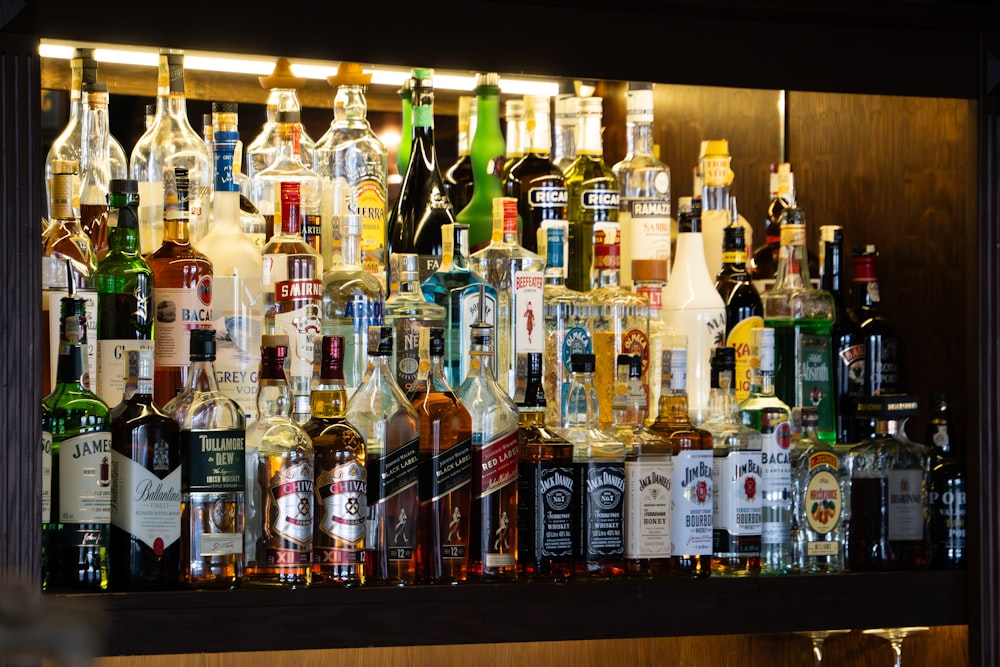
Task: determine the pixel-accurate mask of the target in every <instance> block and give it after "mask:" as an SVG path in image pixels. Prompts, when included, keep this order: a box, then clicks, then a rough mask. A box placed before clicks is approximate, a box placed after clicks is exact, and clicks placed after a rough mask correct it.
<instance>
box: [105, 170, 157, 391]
mask: <svg viewBox="0 0 1000 667" xmlns="http://www.w3.org/2000/svg"><path fill="white" fill-rule="evenodd" d="M138 192H139V184H138V183H137V182H136V181H133V180H117V179H116V180H113V181H111V195H110V201H111V208H112V214H111V216H110V218H109V220H108V222H109V225H108V254H106V255H105V256H104V257H103V258H101V260H100V261H99V262H98V263H97V271H96V273H95V283H96V285H97V366H98V368H99V369H100V372H99V373H98V387H97V395H98V396H100V397H101V400H103V401H104V402H105V403H107V404H108V405H115V404H117V402H118V401H120V400H121V397H122V393H123V392H124V391H125V380H126V379H127V378H128V375H127V374H126V373H127V367H126V366H125V363H124V362H125V358H126V356H127V353H128V351H129V350H149V351H150V352H152V351H153V349H154V343H153V330H154V326H153V270H152V269H150V268H149V264H147V263H146V260H144V259H143V258H142V255H140V254H139V210H138V208H139V204H138V201H135V200H136V199H137V197H138ZM130 198H131V199H132V201H131V202H130V203H128V204H125V201H126V200H128V199H130Z"/></svg>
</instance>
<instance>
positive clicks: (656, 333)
mask: <svg viewBox="0 0 1000 667" xmlns="http://www.w3.org/2000/svg"><path fill="white" fill-rule="evenodd" d="M667 264H668V262H667V261H666V260H662V259H633V260H632V288H633V290H634V291H635V293H636V294H637V295H638V296H640V297H643V298H645V299H646V304H647V306H648V312H649V333H648V336H647V339H648V341H649V342H648V344H647V345H646V350H645V351H644V352H643V354H642V365H643V366H644V369H643V370H644V371H645V373H644V375H645V380H646V382H645V385H644V387H645V392H646V423H647V424H650V423H652V422H653V420H654V419H655V418H656V413H657V411H658V409H659V405H660V377H661V375H662V368H660V365H661V364H662V362H663V350H665V349H667V345H668V344H669V340H670V339H671V338H670V337H671V336H674V335H677V331H675V330H674V329H671V328H670V327H669V326H667V323H666V322H664V321H663V293H664V292H665V291H666V285H667V274H668V268H667Z"/></svg>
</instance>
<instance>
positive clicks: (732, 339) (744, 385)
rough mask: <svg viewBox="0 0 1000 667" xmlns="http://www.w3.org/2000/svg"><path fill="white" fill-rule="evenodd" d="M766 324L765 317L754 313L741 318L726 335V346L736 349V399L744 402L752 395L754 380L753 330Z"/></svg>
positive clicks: (734, 376)
mask: <svg viewBox="0 0 1000 667" xmlns="http://www.w3.org/2000/svg"><path fill="white" fill-rule="evenodd" d="M762 326H764V318H762V317H758V316H756V315H752V316H750V317H748V318H746V319H744V320H740V321H739V322H737V323H736V325H735V326H733V328H732V329H731V330H730V331H729V335H728V336H726V347H731V348H733V349H735V350H736V370H735V373H734V374H733V385H734V387H735V390H736V401H737V403H742V402H743V401H744V400H746V397H747V396H749V395H750V384H751V382H752V380H753V365H752V362H753V354H752V353H751V351H750V336H751V332H752V331H753V330H754V329H756V328H758V327H762Z"/></svg>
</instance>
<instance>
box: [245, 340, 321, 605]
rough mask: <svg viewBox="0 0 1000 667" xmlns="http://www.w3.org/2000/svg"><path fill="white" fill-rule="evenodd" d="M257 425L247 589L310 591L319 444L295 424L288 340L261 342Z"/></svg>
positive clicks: (252, 438)
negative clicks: (288, 375)
mask: <svg viewBox="0 0 1000 667" xmlns="http://www.w3.org/2000/svg"><path fill="white" fill-rule="evenodd" d="M260 354H261V359H260V381H259V387H260V388H259V390H258V392H257V414H258V415H259V416H258V418H257V420H256V421H254V422H253V423H252V424H250V425H249V426H248V427H247V437H246V475H247V489H248V491H249V494H248V497H247V502H246V533H245V538H244V540H245V544H246V571H245V573H244V576H243V583H244V584H245V585H248V586H254V587H266V588H304V587H306V586H308V585H309V584H310V582H311V580H312V554H313V545H312V538H313V484H314V480H315V475H314V474H313V466H314V464H315V461H314V456H313V444H312V440H311V439H310V437H309V435H308V434H307V433H306V432H305V430H303V428H302V427H301V426H299V425H298V424H297V423H296V422H294V421H292V419H291V415H292V392H291V389H290V387H289V386H288V380H286V379H285V371H284V363H285V357H286V356H287V355H288V336H287V335H285V334H267V335H265V336H263V338H262V340H261V352H260Z"/></svg>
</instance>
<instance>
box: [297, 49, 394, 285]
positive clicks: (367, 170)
mask: <svg viewBox="0 0 1000 667" xmlns="http://www.w3.org/2000/svg"><path fill="white" fill-rule="evenodd" d="M371 78H372V75H371V73H368V74H364V73H362V71H361V65H359V64H357V63H340V66H339V67H338V68H337V74H336V76H331V77H328V78H327V81H328V82H329V83H330V85H331V86H336V88H337V94H336V97H334V100H333V114H334V118H333V121H331V123H330V129H328V130H327V131H326V133H325V134H324V135H323V136H322V137H320V138H319V141H317V142H316V148H315V151H314V154H313V155H314V157H313V165H312V168H313V170H314V171H316V172H317V173H318V174H319V175H320V176H322V177H323V210H322V215H323V220H324V221H325V223H324V225H323V232H324V234H325V237H324V238H323V241H322V243H321V249H322V252H323V264H324V265H325V266H333V264H334V254H335V253H334V248H335V247H336V246H337V245H339V243H340V239H339V238H338V236H337V234H336V232H337V228H338V227H339V226H341V225H342V224H343V218H344V217H346V216H358V217H359V218H360V219H361V265H362V267H364V270H365V271H367V272H368V273H370V274H372V275H374V276H375V277H376V278H377V279H378V280H379V282H380V283H381V284H382V288H383V291H384V290H385V280H386V247H385V239H386V233H385V231H386V226H385V225H386V215H385V214H386V210H385V209H386V197H387V189H388V184H387V180H386V179H387V178H388V172H389V156H388V152H387V151H386V149H385V146H384V145H383V144H382V142H381V141H380V140H379V138H378V137H377V136H376V135H375V133H374V132H373V131H372V128H371V124H370V123H369V122H368V118H367V114H368V101H367V99H366V98H365V91H366V89H367V86H368V84H370V83H371Z"/></svg>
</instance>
